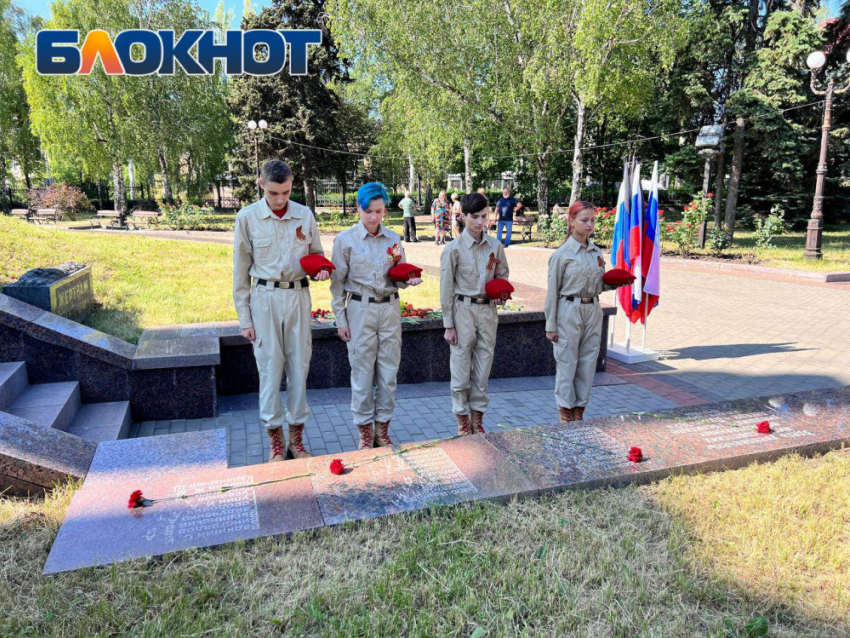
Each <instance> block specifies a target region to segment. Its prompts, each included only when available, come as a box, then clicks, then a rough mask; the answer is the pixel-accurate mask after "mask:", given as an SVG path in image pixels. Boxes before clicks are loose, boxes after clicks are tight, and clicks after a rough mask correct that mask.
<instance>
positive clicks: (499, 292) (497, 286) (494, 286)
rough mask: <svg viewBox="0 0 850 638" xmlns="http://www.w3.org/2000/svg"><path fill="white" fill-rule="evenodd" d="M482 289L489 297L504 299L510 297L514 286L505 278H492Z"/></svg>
mask: <svg viewBox="0 0 850 638" xmlns="http://www.w3.org/2000/svg"><path fill="white" fill-rule="evenodd" d="M484 291H485V292H486V293H487V296H488V297H490V299H501V300H503V301H506V300H508V299H511V293H512V292H513V291H514V287H513V286H512V285H511V282H509V281H508V280H507V279H494V280H493V281H491V282H489V283H488V284H487V285H486V286H484Z"/></svg>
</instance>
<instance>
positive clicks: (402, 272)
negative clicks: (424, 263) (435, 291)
mask: <svg viewBox="0 0 850 638" xmlns="http://www.w3.org/2000/svg"><path fill="white" fill-rule="evenodd" d="M389 275H390V279H392V280H393V281H407V280H408V279H415V278H418V277H421V276H422V269H421V268H418V267H417V266H414V265H413V264H408V263H403V264H396V265H395V266H393V267H392V268H390V270H389Z"/></svg>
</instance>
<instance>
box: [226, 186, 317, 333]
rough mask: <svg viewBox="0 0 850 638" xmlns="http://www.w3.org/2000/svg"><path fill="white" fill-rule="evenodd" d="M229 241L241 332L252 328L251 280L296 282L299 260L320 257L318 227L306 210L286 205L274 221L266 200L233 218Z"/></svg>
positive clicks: (300, 276) (300, 273)
mask: <svg viewBox="0 0 850 638" xmlns="http://www.w3.org/2000/svg"><path fill="white" fill-rule="evenodd" d="M234 234H235V237H234V241H233V302H234V304H235V305H236V314H237V315H238V316H239V327H240V328H242V329H243V330H244V329H246V328H253V327H254V320H253V319H252V317H251V307H250V305H249V302H250V298H251V277H254V278H256V279H265V280H267V281H296V280H298V279H303V278H304V277H306V276H307V273H305V272H304V269H303V268H302V267H301V258H302V257H306V256H307V255H309V254H312V253H317V254H319V255H324V254H325V253H324V250H322V241H321V238H320V237H319V226H318V224H317V223H316V218H315V216H314V215H313V211H311V210H310V209H309V208H307V207H306V206H302V205H301V204H299V203H297V202H293V201H292V200H290V201H289V204H288V205H287V208H286V214H285V215H284V216H283V218H278V216H277V215H275V214H274V213H272V210H271V208H269V205H268V203H267V202H266V198H265V197H263V198H262V199H261V200H259V201H256V202H254V203H253V204H249V205H248V206H246V207H245V208H243V209H242V210H240V211H239V214H238V215H236V229H235V233H234Z"/></svg>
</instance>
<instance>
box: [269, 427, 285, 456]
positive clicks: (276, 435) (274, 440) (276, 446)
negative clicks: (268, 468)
mask: <svg viewBox="0 0 850 638" xmlns="http://www.w3.org/2000/svg"><path fill="white" fill-rule="evenodd" d="M266 433H267V434H268V435H269V441H271V444H272V449H271V452H269V463H277V462H278V461H285V460H286V457H285V456H284V454H285V453H284V447H285V443H284V441H283V428H282V427H280V426H278V427H276V428H272V429H270V430H269V429H267V430H266Z"/></svg>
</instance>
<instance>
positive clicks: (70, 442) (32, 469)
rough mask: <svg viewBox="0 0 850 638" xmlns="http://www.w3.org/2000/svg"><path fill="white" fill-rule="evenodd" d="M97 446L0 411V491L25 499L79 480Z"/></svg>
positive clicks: (83, 475)
mask: <svg viewBox="0 0 850 638" xmlns="http://www.w3.org/2000/svg"><path fill="white" fill-rule="evenodd" d="M96 447H97V446H96V444H94V443H92V442H90V441H84V440H82V439H80V438H78V437H76V436H72V435H70V434H66V433H65V432H61V431H59V430H55V429H53V428H50V427H45V426H43V425H38V424H35V423H32V422H30V421H28V420H26V419H23V418H20V417H18V416H15V415H12V414H8V413H6V412H0V491H4V490H6V493H7V494H8V495H11V496H27V495H28V494H38V493H41V492H44V491H45V490H49V489H51V488H53V487H54V486H55V485H57V484H59V483H62V482H64V481H67V480H68V479H69V478H77V479H81V478H83V477H85V476H86V472H87V471H88V469H89V466H90V465H91V462H92V458H93V456H94V454H95V449H96Z"/></svg>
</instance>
